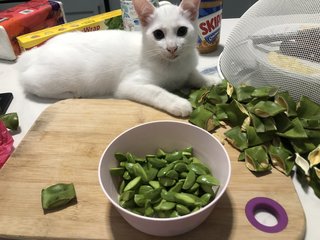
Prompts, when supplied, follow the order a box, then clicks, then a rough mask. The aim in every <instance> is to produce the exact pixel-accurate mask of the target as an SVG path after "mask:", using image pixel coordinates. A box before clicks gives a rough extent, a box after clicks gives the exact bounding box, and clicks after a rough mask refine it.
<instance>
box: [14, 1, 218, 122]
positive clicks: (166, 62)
mask: <svg viewBox="0 0 320 240" xmlns="http://www.w3.org/2000/svg"><path fill="white" fill-rule="evenodd" d="M199 2H200V0H183V1H182V2H181V3H180V5H179V6H175V5H172V4H164V5H163V6H161V7H159V8H155V7H154V6H153V5H152V4H150V2H149V1H148V0H133V4H134V7H135V10H136V12H137V14H138V16H139V19H140V23H141V26H142V31H141V32H126V31H122V30H106V31H96V32H86V33H84V32H72V33H65V34H61V35H59V36H56V37H54V38H52V39H50V40H49V41H47V43H45V44H44V45H43V46H41V47H38V48H34V49H31V50H29V51H26V52H25V53H23V54H22V55H21V56H20V57H19V59H18V61H17V65H18V68H19V72H20V74H19V78H20V81H21V83H22V85H23V87H24V89H25V90H26V91H27V92H29V93H32V94H35V95H37V96H40V97H46V98H57V99H64V98H77V97H84V98H88V97H94V96H101V95H103V96H112V97H116V98H122V99H130V100H133V101H137V102H140V103H144V104H147V105H150V106H153V107H155V108H158V109H161V110H164V111H166V112H168V113H170V114H172V115H175V116H182V117H185V116H188V115H189V114H190V113H191V111H192V107H191V104H190V103H189V101H188V100H186V99H184V98H181V97H179V96H177V95H174V94H172V93H170V92H169V91H173V90H177V89H180V88H182V87H186V86H187V85H189V86H193V87H201V86H203V85H212V84H214V83H216V82H215V80H214V79H211V80H209V79H208V78H205V77H204V76H202V75H201V74H200V73H199V72H198V71H197V70H196V66H197V63H198V53H197V49H196V47H195V46H196V40H197V30H196V20H197V16H198V8H199Z"/></svg>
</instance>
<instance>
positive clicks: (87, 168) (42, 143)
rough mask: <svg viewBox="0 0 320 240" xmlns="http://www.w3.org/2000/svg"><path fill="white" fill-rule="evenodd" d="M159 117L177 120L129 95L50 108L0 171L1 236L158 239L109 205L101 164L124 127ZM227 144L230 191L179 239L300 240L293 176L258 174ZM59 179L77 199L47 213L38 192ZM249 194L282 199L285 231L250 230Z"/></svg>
mask: <svg viewBox="0 0 320 240" xmlns="http://www.w3.org/2000/svg"><path fill="white" fill-rule="evenodd" d="M164 119H175V118H174V117H172V116H170V115H167V114H166V113H163V112H160V111H158V110H155V109H153V108H150V107H147V106H144V105H141V104H137V103H133V102H129V101H126V100H109V99H107V100H106V99H99V100H88V99H86V100H85V99H72V100H65V101H61V102H58V103H56V104H53V105H51V106H50V107H49V108H47V109H46V110H45V111H44V112H43V113H42V114H41V116H40V117H39V118H38V120H37V121H36V122H35V124H34V125H33V127H32V128H31V129H30V131H29V132H28V134H27V135H26V136H25V138H24V139H23V140H22V142H21V143H20V145H19V146H18V147H17V149H16V150H15V152H14V153H13V155H12V156H11V158H10V159H9V160H8V162H7V163H6V165H5V166H4V167H3V168H2V169H1V170H0V238H1V237H2V238H14V239H51V238H54V239H117V240H122V239H123V240H127V239H131V240H135V239H137V240H138V239H139V240H144V239H159V238H158V237H153V236H149V235H146V234H144V233H141V232H139V231H138V230H136V229H134V228H133V227H131V226H130V225H129V224H128V223H127V222H126V221H125V220H124V219H123V218H122V217H121V216H120V215H119V213H118V212H117V211H116V209H115V208H114V207H112V206H111V204H110V203H109V202H108V200H107V198H106V197H105V196H104V194H103V192H102V190H101V189H100V185H99V181H98V163H99V159H100V156H101V155H102V153H103V151H104V149H105V148H106V146H107V145H108V144H109V143H110V141H111V140H112V139H114V138H115V137H116V136H117V135H118V134H120V133H121V132H122V131H124V130H126V129H128V128H130V127H133V126H135V125H137V124H140V123H144V122H148V121H153V120H164ZM177 120H179V119H177ZM180 120H181V121H186V120H183V119H180ZM215 134H216V135H217V136H218V137H219V138H221V136H222V134H221V133H220V134H219V133H215ZM141 141H143V139H141ZM225 147H226V149H227V151H228V153H229V155H230V158H231V161H232V163H231V165H232V176H231V181H230V185H229V187H228V190H227V191H226V193H225V195H224V196H223V198H222V200H221V201H220V202H219V203H218V204H217V205H216V207H215V209H214V210H213V212H212V214H211V215H210V216H209V218H208V219H207V220H206V221H205V222H204V223H203V224H201V225H200V226H199V227H198V228H196V229H195V230H193V231H191V232H189V233H187V234H185V235H182V236H180V238H181V239H202V240H206V239H259V240H261V239H271V238H274V239H286V240H287V239H303V238H304V235H305V216H304V212H303V209H302V206H301V204H300V202H299V199H298V196H297V194H296V191H295V189H294V186H293V184H292V182H291V179H290V178H289V177H286V176H284V175H283V174H281V173H279V172H278V171H276V170H272V173H271V174H267V175H264V176H260V177H257V176H255V175H254V174H252V173H251V172H250V171H249V170H247V168H246V167H245V165H244V163H243V162H238V161H237V157H238V152H237V151H236V150H235V149H233V148H232V147H231V146H230V145H229V144H228V143H225ZM58 182H65V183H68V182H73V183H74V185H75V188H76V192H77V199H78V202H77V204H75V205H72V206H69V207H67V208H65V209H63V210H60V211H55V212H51V213H46V214H44V212H43V210H42V208H41V201H40V192H41V189H42V188H45V187H47V186H49V185H52V184H55V183H58ZM254 197H269V198H272V199H274V200H276V201H277V202H278V203H280V204H281V205H282V206H283V207H284V208H285V210H286V212H287V214H288V218H289V223H288V225H287V227H286V229H284V230H283V231H281V232H279V233H265V232H262V231H260V230H258V229H256V228H255V227H253V226H252V225H251V224H250V223H249V221H248V220H247V218H246V215H245V211H244V209H245V206H246V203H247V202H248V201H249V200H250V199H252V198H254ZM165 239H177V237H174V238H165Z"/></svg>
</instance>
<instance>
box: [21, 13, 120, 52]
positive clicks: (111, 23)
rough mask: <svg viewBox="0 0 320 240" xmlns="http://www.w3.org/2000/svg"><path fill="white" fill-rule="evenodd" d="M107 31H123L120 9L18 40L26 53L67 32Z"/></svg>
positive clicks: (34, 33) (33, 33)
mask: <svg viewBox="0 0 320 240" xmlns="http://www.w3.org/2000/svg"><path fill="white" fill-rule="evenodd" d="M105 29H123V24H122V17H121V10H120V9H118V10H115V11H111V12H106V13H102V14H98V15H95V16H92V17H88V18H83V19H79V20H76V21H72V22H69V23H65V24H61V25H59V26H55V27H51V28H46V29H43V30H40V31H36V32H32V33H28V34H25V35H21V36H19V37H17V40H18V43H19V45H20V47H21V49H22V50H23V51H24V50H28V49H31V48H33V47H35V46H40V45H41V44H43V43H45V42H46V41H47V40H48V39H50V38H52V37H54V36H56V35H59V34H62V33H65V32H71V31H82V32H91V31H99V30H105Z"/></svg>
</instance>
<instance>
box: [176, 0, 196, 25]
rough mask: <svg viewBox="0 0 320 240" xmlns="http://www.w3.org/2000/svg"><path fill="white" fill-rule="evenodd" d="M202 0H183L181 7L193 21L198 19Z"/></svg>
mask: <svg viewBox="0 0 320 240" xmlns="http://www.w3.org/2000/svg"><path fill="white" fill-rule="evenodd" d="M199 6H200V0H182V1H181V3H180V5H179V7H180V8H181V9H182V10H183V11H184V12H186V13H187V14H188V17H189V18H190V20H191V21H194V20H196V19H197V18H198V11H199Z"/></svg>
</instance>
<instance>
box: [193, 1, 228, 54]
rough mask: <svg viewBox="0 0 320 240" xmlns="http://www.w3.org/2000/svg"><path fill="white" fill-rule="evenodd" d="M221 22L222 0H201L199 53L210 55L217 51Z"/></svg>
mask: <svg viewBox="0 0 320 240" xmlns="http://www.w3.org/2000/svg"><path fill="white" fill-rule="evenodd" d="M221 20H222V0H201V3H200V7H199V17H198V22H197V26H198V44H197V48H198V50H199V53H201V54H203V53H210V52H213V51H215V50H216V49H217V47H218V45H219V42H220V29H221Z"/></svg>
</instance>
